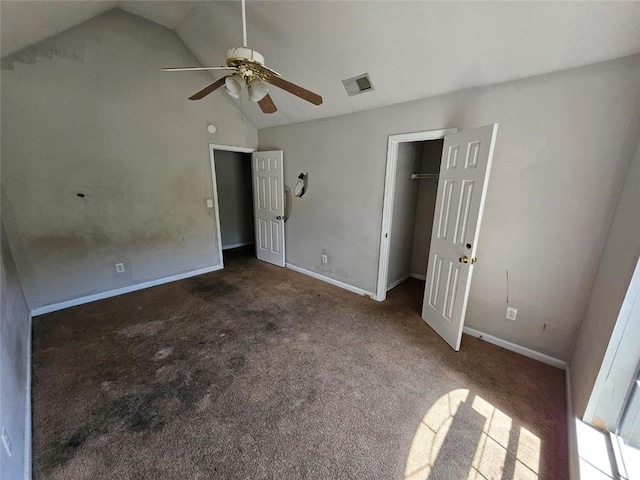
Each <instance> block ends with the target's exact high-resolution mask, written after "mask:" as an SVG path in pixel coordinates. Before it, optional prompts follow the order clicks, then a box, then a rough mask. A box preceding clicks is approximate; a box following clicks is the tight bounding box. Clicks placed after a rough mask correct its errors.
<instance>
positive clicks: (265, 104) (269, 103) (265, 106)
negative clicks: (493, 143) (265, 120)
mask: <svg viewBox="0 0 640 480" xmlns="http://www.w3.org/2000/svg"><path fill="white" fill-rule="evenodd" d="M258 105H260V110H262V113H275V112H277V111H278V109H277V108H276V104H275V103H273V99H272V98H271V96H270V95H269V94H267V95H266V96H265V97H264V98H263V99H262V100H260V101H259V102H258Z"/></svg>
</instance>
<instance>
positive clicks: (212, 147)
mask: <svg viewBox="0 0 640 480" xmlns="http://www.w3.org/2000/svg"><path fill="white" fill-rule="evenodd" d="M215 150H224V151H226V152H239V153H253V152H255V151H256V150H257V149H256V148H252V147H238V146H235V145H219V144H217V143H210V144H209V161H210V163H211V181H212V182H213V211H214V213H215V214H216V232H217V235H218V255H219V257H220V268H224V259H223V256H222V231H221V230H220V205H219V204H218V181H217V180H216V159H215Z"/></svg>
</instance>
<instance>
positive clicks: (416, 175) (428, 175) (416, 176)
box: [411, 173, 440, 180]
mask: <svg viewBox="0 0 640 480" xmlns="http://www.w3.org/2000/svg"><path fill="white" fill-rule="evenodd" d="M439 176H440V175H438V174H437V173H412V174H411V180H422V179H424V178H436V179H437V178H438V177H439Z"/></svg>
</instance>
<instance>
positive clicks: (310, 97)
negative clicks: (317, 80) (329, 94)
mask: <svg viewBox="0 0 640 480" xmlns="http://www.w3.org/2000/svg"><path fill="white" fill-rule="evenodd" d="M264 79H265V81H267V82H269V83H270V84H272V85H275V86H276V87H279V88H281V89H283V90H285V91H287V92H289V93H292V94H293V95H295V96H296V97H300V98H302V99H303V100H306V101H307V102H311V103H313V104H314V105H320V104H321V103H322V97H321V96H320V95H318V94H317V93H313V92H312V91H310V90H307V89H306V88H302V87H300V86H298V85H296V84H295V83H291V82H289V81H287V80H285V79H284V78H282V77H277V76H275V75H265V77H264Z"/></svg>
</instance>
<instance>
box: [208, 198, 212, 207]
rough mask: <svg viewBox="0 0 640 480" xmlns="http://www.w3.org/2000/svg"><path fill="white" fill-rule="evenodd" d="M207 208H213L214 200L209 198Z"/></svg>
mask: <svg viewBox="0 0 640 480" xmlns="http://www.w3.org/2000/svg"><path fill="white" fill-rule="evenodd" d="M207 208H213V200H211V199H210V198H207Z"/></svg>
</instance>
